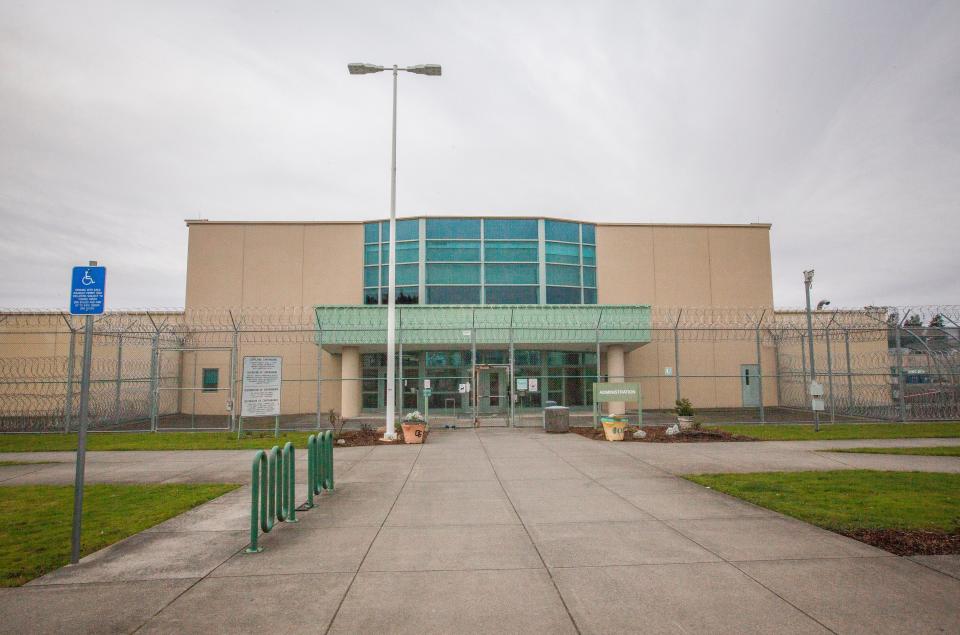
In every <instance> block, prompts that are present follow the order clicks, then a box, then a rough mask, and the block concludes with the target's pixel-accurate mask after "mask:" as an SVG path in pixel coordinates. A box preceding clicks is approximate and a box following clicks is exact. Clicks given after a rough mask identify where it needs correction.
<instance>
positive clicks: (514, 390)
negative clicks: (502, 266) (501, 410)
mask: <svg viewBox="0 0 960 635" xmlns="http://www.w3.org/2000/svg"><path fill="white" fill-rule="evenodd" d="M514 371H515V369H514V367H513V309H510V373H509V374H510V377H509V381H510V388H509V389H508V390H507V395H509V398H510V423H509V427H513V426H514V425H515V424H514V421H513V415H514V406H513V402H514V399H515V397H516V396H517V379H516V377H515V375H514Z"/></svg>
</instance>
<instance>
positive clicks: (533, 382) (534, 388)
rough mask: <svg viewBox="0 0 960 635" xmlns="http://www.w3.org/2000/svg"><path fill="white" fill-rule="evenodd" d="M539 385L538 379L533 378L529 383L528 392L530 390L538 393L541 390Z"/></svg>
mask: <svg viewBox="0 0 960 635" xmlns="http://www.w3.org/2000/svg"><path fill="white" fill-rule="evenodd" d="M537 383H538V379H537V378H536V377H531V378H530V380H529V381H528V382H527V390H529V391H530V392H538V391H539V388H537Z"/></svg>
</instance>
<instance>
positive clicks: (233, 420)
mask: <svg viewBox="0 0 960 635" xmlns="http://www.w3.org/2000/svg"><path fill="white" fill-rule="evenodd" d="M239 352H240V334H239V333H238V332H237V329H236V327H234V329H233V342H232V343H231V346H230V432H233V431H234V430H236V428H237V407H238V404H237V356H238V355H239ZM194 388H196V386H194Z"/></svg>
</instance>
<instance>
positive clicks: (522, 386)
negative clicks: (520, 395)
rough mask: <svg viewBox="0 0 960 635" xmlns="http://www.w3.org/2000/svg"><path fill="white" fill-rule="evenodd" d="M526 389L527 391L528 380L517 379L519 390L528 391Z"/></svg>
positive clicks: (523, 378) (524, 378)
mask: <svg viewBox="0 0 960 635" xmlns="http://www.w3.org/2000/svg"><path fill="white" fill-rule="evenodd" d="M526 389H527V378H526V377H517V390H526Z"/></svg>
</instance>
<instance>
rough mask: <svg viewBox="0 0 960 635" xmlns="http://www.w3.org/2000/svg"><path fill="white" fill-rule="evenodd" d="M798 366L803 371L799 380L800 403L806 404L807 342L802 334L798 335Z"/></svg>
mask: <svg viewBox="0 0 960 635" xmlns="http://www.w3.org/2000/svg"><path fill="white" fill-rule="evenodd" d="M800 364H801V367H802V369H803V377H802V378H801V379H800V393H801V394H800V403H801V404H804V405H805V404H806V403H807V387H806V383H807V340H806V338H805V337H804V335H803V333H801V334H800Z"/></svg>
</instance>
